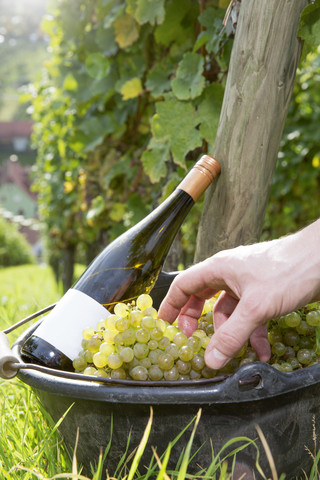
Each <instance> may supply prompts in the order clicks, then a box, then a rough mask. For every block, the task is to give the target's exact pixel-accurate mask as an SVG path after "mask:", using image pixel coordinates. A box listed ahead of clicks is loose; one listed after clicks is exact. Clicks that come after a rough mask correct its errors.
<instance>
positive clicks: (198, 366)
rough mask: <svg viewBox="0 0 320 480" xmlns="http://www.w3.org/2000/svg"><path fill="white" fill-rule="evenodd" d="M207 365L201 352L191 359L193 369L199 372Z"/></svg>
mask: <svg viewBox="0 0 320 480" xmlns="http://www.w3.org/2000/svg"><path fill="white" fill-rule="evenodd" d="M204 366H205V362H204V358H203V356H202V355H200V354H196V355H194V357H193V358H192V359H191V367H192V369H193V370H196V371H197V372H199V371H201V370H202V369H203V368H204Z"/></svg>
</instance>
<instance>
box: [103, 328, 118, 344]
mask: <svg viewBox="0 0 320 480" xmlns="http://www.w3.org/2000/svg"><path fill="white" fill-rule="evenodd" d="M116 335H117V333H116V330H105V331H104V332H103V340H104V342H106V343H110V344H113V343H114V341H113V339H114V337H115V336H116Z"/></svg>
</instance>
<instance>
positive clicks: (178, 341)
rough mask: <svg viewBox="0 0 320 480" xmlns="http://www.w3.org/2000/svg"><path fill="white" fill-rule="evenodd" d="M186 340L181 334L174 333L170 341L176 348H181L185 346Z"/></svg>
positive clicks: (185, 336)
mask: <svg viewBox="0 0 320 480" xmlns="http://www.w3.org/2000/svg"><path fill="white" fill-rule="evenodd" d="M187 340H188V337H187V335H185V334H184V333H183V332H178V333H176V334H175V336H174V337H173V339H172V341H173V343H175V344H176V345H177V346H178V347H183V345H187Z"/></svg>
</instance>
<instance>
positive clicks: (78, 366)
mask: <svg viewBox="0 0 320 480" xmlns="http://www.w3.org/2000/svg"><path fill="white" fill-rule="evenodd" d="M72 365H73V368H74V369H75V370H77V371H78V372H81V371H82V370H84V369H85V368H87V362H86V361H85V359H84V357H83V356H80V355H78V356H77V357H76V358H75V359H74V360H73V362H72Z"/></svg>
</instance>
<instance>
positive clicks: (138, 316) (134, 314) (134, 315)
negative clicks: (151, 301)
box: [129, 310, 143, 327]
mask: <svg viewBox="0 0 320 480" xmlns="http://www.w3.org/2000/svg"><path fill="white" fill-rule="evenodd" d="M142 318H143V314H142V312H140V310H132V311H131V313H130V314H129V321H130V324H131V325H132V326H133V327H139V325H140V323H141V320H142Z"/></svg>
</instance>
